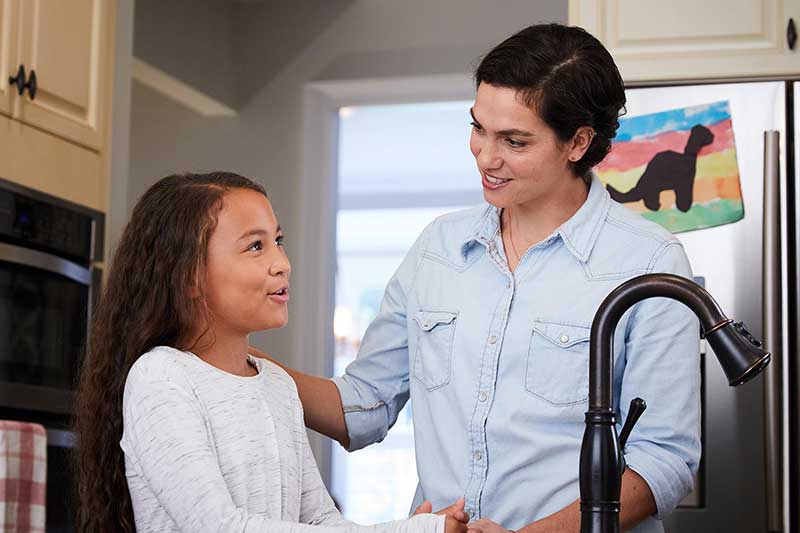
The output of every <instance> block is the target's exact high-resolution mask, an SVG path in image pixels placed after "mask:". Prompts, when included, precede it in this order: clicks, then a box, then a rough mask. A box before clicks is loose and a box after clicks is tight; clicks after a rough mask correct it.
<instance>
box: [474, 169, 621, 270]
mask: <svg viewBox="0 0 800 533" xmlns="http://www.w3.org/2000/svg"><path fill="white" fill-rule="evenodd" d="M610 208H611V197H610V196H609V194H608V191H606V188H605V186H604V185H603V184H602V182H601V181H600V180H599V179H598V178H597V176H596V175H595V174H594V173H592V181H591V185H590V187H589V194H588V196H587V197H586V201H585V202H584V203H583V205H582V206H581V207H580V209H578V211H577V212H576V213H575V214H574V215H572V217H571V218H570V219H569V220H567V221H566V222H564V223H563V224H562V225H561V226H560V227H559V228H558V229H556V231H555V232H554V235H555V234H557V235H559V236H560V237H561V240H562V241H563V242H564V245H565V246H566V247H567V249H568V250H569V251H570V253H572V255H574V256H575V257H576V258H577V259H578V260H579V261H581V262H586V261H587V260H588V259H589V255H590V254H591V253H592V248H593V247H594V243H595V242H596V241H597V236H598V235H599V234H600V229H601V228H602V226H603V221H604V220H605V219H606V215H607V214H608V210H609V209H610ZM499 231H500V209H499V208H497V207H495V206H493V205H487V206H486V209H485V210H484V211H483V213H482V215H481V216H480V217H478V220H476V221H475V225H474V226H473V229H472V231H470V232H469V233H467V234H466V238H465V239H464V242H462V243H461V253H462V255H463V256H464V257H466V255H467V253H468V252H469V250H470V249H471V248H472V246H473V245H474V244H476V243H481V244H483V245H484V246H486V247H487V248H488V247H489V243H490V242H492V241H493V240H494V238H495V237H496V236H497V234H498V232H499Z"/></svg>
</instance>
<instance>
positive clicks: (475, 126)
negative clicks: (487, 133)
mask: <svg viewBox="0 0 800 533" xmlns="http://www.w3.org/2000/svg"><path fill="white" fill-rule="evenodd" d="M469 125H470V126H472V127H473V129H475V131H483V128H482V127H481V125H480V124H478V123H477V122H475V121H474V120H473V121H472V122H470V123H469Z"/></svg>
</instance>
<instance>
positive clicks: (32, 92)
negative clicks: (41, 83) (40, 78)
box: [25, 70, 36, 100]
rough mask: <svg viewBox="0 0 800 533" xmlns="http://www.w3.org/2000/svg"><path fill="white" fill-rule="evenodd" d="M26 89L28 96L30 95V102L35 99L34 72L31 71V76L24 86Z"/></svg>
mask: <svg viewBox="0 0 800 533" xmlns="http://www.w3.org/2000/svg"><path fill="white" fill-rule="evenodd" d="M25 86H26V87H27V88H28V94H29V95H31V100H35V99H36V71H35V70H31V75H30V77H29V78H28V82H27V83H26V84H25Z"/></svg>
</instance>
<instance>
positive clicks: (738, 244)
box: [627, 81, 800, 533]
mask: <svg viewBox="0 0 800 533" xmlns="http://www.w3.org/2000/svg"><path fill="white" fill-rule="evenodd" d="M797 92H798V87H797V86H796V85H795V84H794V83H793V82H791V81H770V82H747V83H726V84H715V85H710V84H709V85H705V84H702V85H681V86H669V87H647V88H645V87H639V88H631V89H629V90H628V91H627V97H628V105H627V109H628V114H629V115H630V116H635V115H641V114H647V113H653V112H658V111H662V110H669V109H676V108H683V107H688V106H693V105H701V104H707V103H710V102H717V101H720V100H727V101H728V102H729V103H730V115H731V121H732V126H733V133H734V139H735V147H736V155H737V161H738V168H739V176H740V181H741V190H742V199H743V204H744V217H743V218H742V219H741V220H739V221H737V222H734V223H730V224H726V225H722V226H717V227H711V228H708V229H700V230H694V231H690V232H684V233H678V238H679V239H680V240H681V241H682V242H683V244H684V246H685V248H686V251H687V253H688V255H689V258H690V260H691V263H692V268H693V271H694V274H695V276H697V277H699V278H701V281H703V282H704V284H705V287H706V288H707V289H708V291H709V292H710V293H711V294H712V295H713V296H714V297H715V299H716V300H717V302H719V304H720V306H721V307H722V309H723V311H725V313H726V314H727V315H728V316H730V317H733V318H735V319H736V320H742V321H744V322H745V324H746V325H747V326H748V328H749V329H750V331H752V332H753V333H754V334H755V335H756V336H757V337H758V338H762V339H764V340H765V342H766V345H767V349H769V350H770V351H772V352H773V361H772V364H771V365H770V367H769V368H768V372H767V373H765V374H766V375H762V376H760V377H758V378H757V379H755V380H753V381H752V382H750V383H747V384H745V385H744V386H742V387H738V388H735V389H734V388H731V387H729V386H728V383H727V381H726V379H725V376H724V375H723V373H722V370H721V369H720V368H719V365H718V363H717V361H716V358H715V357H714V355H713V354H712V353H711V352H710V349H709V348H707V347H706V346H705V344H704V343H701V345H702V346H701V351H703V352H705V353H706V355H705V356H704V357H703V361H702V364H703V458H702V462H701V466H700V472H699V473H698V476H697V479H696V484H695V491H694V492H693V493H692V494H691V495H690V496H689V497H688V498H687V499H686V500H685V501H684V502H683V504H682V506H681V507H680V508H679V509H677V510H676V511H675V512H674V513H673V514H672V515H671V516H669V517H668V518H667V519H666V520H665V527H666V529H667V531H668V532H679V533H693V532H698V533H699V532H703V533H708V532H717V531H720V532H722V531H724V532H728V533H759V532H772V531H781V532H797V533H800V530H798V523H797V522H798V517H797V515H798V512H799V511H798V490H797V486H798V478H797V469H798V455H800V448H799V447H798V441H797V430H798V421H800V419H799V418H798V415H799V414H800V413H798V411H800V409H798V406H799V405H800V404H798V397H797V389H796V385H795V384H796V382H797V379H798V377H800V376H799V375H798V365H797V357H796V354H797V345H798V343H797V335H798V328H797V313H796V306H797V301H798V299H797V290H798V288H797V283H796V282H797V277H798V264H800V263H798V247H797V237H798V231H797V224H798V217H797V216H796V215H797V213H796V210H797V206H798V205H800V204H799V202H798V198H800V195H799V194H798V190H797V189H798V188H797V187H796V186H795V180H796V176H797V166H796V162H797V161H800V158H798V156H797V151H796V148H795V138H796V135H795V125H796V124H798V123H800V122H799V121H798V120H797V119H796V116H795V101H797V98H796V94H797ZM798 107H800V105H799V106H798ZM765 132H772V133H766V134H765ZM765 191H766V192H765Z"/></svg>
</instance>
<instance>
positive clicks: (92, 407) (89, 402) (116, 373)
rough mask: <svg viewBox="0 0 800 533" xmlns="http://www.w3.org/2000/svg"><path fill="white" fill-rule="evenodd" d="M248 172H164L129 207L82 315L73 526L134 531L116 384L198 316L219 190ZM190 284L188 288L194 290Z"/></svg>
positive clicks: (235, 185) (240, 182)
mask: <svg viewBox="0 0 800 533" xmlns="http://www.w3.org/2000/svg"><path fill="white" fill-rule="evenodd" d="M232 189H250V190H254V191H257V192H259V193H261V194H263V195H264V196H266V193H265V192H264V189H263V188H262V187H261V186H260V185H258V184H256V183H254V182H253V181H251V180H249V179H247V178H244V177H242V176H239V175H237V174H232V173H227V172H214V173H210V174H183V175H173V176H167V177H166V178H163V179H161V180H160V181H159V182H158V183H156V184H155V185H153V186H152V187H151V188H150V189H149V190H148V191H147V192H146V193H145V194H144V195H143V196H142V198H141V199H140V200H139V202H138V204H137V205H136V207H135V208H134V210H133V214H132V216H131V220H130V222H129V223H128V225H127V227H126V228H125V231H124V232H123V234H122V238H121V240H120V241H119V245H118V247H117V250H116V253H115V254H114V260H113V262H112V264H111V269H110V271H109V273H108V277H107V281H106V284H105V289H104V291H103V293H102V296H101V299H100V301H99V304H98V305H97V307H96V311H95V312H94V316H93V318H92V323H91V328H90V331H89V336H88V339H87V343H86V354H85V358H84V361H83V365H82V368H81V372H80V378H79V380H80V381H79V384H78V399H77V410H76V416H75V422H74V429H75V432H76V434H77V436H78V446H77V450H76V453H75V456H74V468H75V473H76V477H77V481H78V484H77V489H78V501H79V503H80V506H79V511H78V524H77V525H78V530H79V531H89V532H95V531H98V532H107V531H121V532H134V531H135V529H136V528H135V525H134V519H133V509H132V505H131V498H130V493H129V492H128V485H127V481H126V478H125V459H124V455H123V452H122V449H121V448H120V444H119V443H120V439H121V438H122V427H123V425H122V394H123V390H124V388H125V380H126V378H127V376H128V371H129V370H130V368H131V366H132V365H133V363H134V362H135V361H136V360H137V359H138V358H139V356H141V355H142V354H144V353H146V352H147V351H148V350H150V349H151V348H153V347H154V346H159V345H168V346H181V345H182V344H183V343H185V342H186V341H187V340H188V339H187V338H186V337H187V336H188V335H191V334H192V332H193V331H194V330H195V329H196V324H198V320H199V319H201V318H202V317H203V315H202V313H204V312H205V311H204V306H203V305H202V298H197V297H195V296H193V291H192V288H193V287H197V288H200V292H201V293H202V287H201V280H202V279H203V272H204V267H205V264H206V251H207V247H208V241H209V238H210V237H211V233H212V232H213V230H214V227H215V226H216V222H217V216H218V214H219V211H220V210H221V209H222V200H223V197H224V195H225V193H226V192H227V191H229V190H232ZM195 293H196V291H195Z"/></svg>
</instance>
